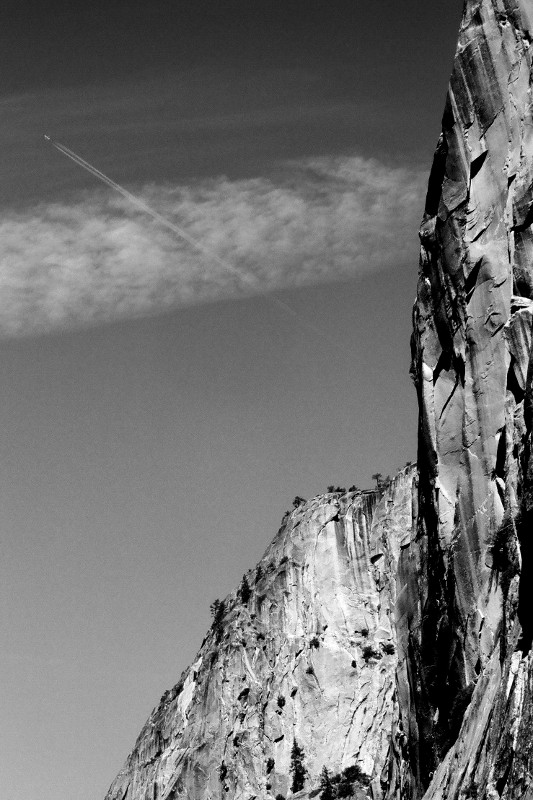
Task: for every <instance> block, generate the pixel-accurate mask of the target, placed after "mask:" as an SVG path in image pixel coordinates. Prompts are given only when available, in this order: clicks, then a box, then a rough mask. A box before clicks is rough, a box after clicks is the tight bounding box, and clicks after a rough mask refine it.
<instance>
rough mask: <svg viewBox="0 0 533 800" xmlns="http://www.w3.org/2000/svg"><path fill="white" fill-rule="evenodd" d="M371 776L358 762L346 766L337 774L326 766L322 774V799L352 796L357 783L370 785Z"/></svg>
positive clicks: (331, 799) (328, 799)
mask: <svg viewBox="0 0 533 800" xmlns="http://www.w3.org/2000/svg"><path fill="white" fill-rule="evenodd" d="M369 783H370V778H369V777H368V775H365V773H364V772H363V771H362V769H361V767H359V765H358V764H353V765H352V766H351V767H346V769H343V771H342V772H338V773H337V774H336V775H330V774H329V772H328V770H327V769H326V767H324V768H323V769H322V773H321V775H320V786H321V788H322V793H321V794H320V800H334V798H337V797H341V798H342V797H352V796H353V793H354V789H355V786H356V785H359V786H368V785H369Z"/></svg>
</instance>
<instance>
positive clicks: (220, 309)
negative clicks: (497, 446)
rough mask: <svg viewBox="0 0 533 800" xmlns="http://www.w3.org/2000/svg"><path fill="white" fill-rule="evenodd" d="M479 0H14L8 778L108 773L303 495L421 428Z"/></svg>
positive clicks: (412, 446) (402, 450)
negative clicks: (454, 113)
mask: <svg viewBox="0 0 533 800" xmlns="http://www.w3.org/2000/svg"><path fill="white" fill-rule="evenodd" d="M461 6H462V3H461V2H460V0H456V1H455V2H453V3H450V2H446V3H445V2H440V1H439V2H433V3H431V4H429V3H422V2H420V0H403V1H402V2H401V3H398V2H397V0H380V2H376V3H362V2H359V0H351V2H345V0H328V2H319V1H318V0H307V2H305V3H303V2H302V3H301V2H299V1H298V0H294V1H293V0H285V2H276V0H270V1H269V2H266V0H246V2H244V0H225V1H224V3H217V2H214V0H211V1H210V2H205V0H195V2H189V0H174V2H166V0H151V2H150V3H147V2H143V3H140V2H137V0H128V2H126V1H125V0H124V2H121V1H119V0H117V1H115V0H106V2H103V0H93V2H91V3H83V4H80V3H78V2H77V1H76V0H73V2H69V3H66V2H65V3H63V2H49V3H47V4H46V5H45V4H41V3H37V2H26V3H24V4H21V3H20V2H18V3H14V2H13V3H11V2H9V0H8V1H7V2H5V3H4V4H3V8H2V25H0V71H1V74H2V87H1V89H0V113H1V115H2V125H1V126H0V175H1V181H0V298H1V299H0V374H1V375H2V380H1V381H0V431H1V436H0V486H1V492H0V530H1V532H2V535H1V541H0V548H1V552H0V571H1V576H0V577H1V583H0V587H1V588H0V640H1V641H0V676H1V680H0V716H1V719H2V726H1V728H0V750H1V752H2V759H1V760H0V787H1V794H2V797H3V798H5V800H28V799H29V800H33V798H35V800H61V798H65V800H67V798H68V800H71V798H75V799H76V800H94V798H102V799H103V797H104V795H105V792H106V790H107V788H108V786H109V784H110V783H111V781H112V779H113V778H114V776H115V774H116V773H117V772H118V771H119V769H120V767H121V766H122V763H123V762H124V759H125V757H126V755H127V753H128V752H129V750H130V749H131V747H132V746H133V744H134V741H135V739H136V736H137V734H138V733H139V731H140V729H141V727H142V725H143V723H144V721H145V719H146V718H147V716H148V715H149V713H150V711H151V709H152V708H153V706H154V705H156V703H157V701H158V699H159V697H160V696H161V694H162V693H163V692H164V691H165V690H166V689H167V688H169V687H171V686H172V685H174V684H175V683H176V682H177V680H178V678H179V675H180V673H181V671H182V670H183V669H184V668H185V667H186V666H187V664H188V663H190V662H191V660H192V659H193V657H194V654H195V652H196V650H197V649H198V647H199V645H200V642H201V640H202V638H203V635H204V633H205V631H206V629H207V627H208V626H209V623H210V617H209V605H210V603H211V602H212V601H213V600H214V599H215V598H217V597H224V596H225V595H226V594H227V593H228V592H229V591H231V590H232V589H233V588H234V586H235V585H236V584H237V583H238V582H239V580H240V578H241V576H242V574H243V573H244V572H245V571H246V570H247V569H249V568H252V567H253V566H254V564H255V563H256V562H257V561H258V560H259V558H260V557H261V555H262V553H263V552H264V550H265V549H266V547H267V545H268V544H269V542H270V540H271V538H272V537H273V535H274V533H275V532H276V530H277V529H278V527H279V523H280V520H281V517H282V516H283V514H284V512H285V510H286V509H288V508H289V507H290V506H291V502H292V499H293V497H294V496H295V495H297V494H298V495H302V496H304V497H311V496H313V495H314V494H317V493H319V492H321V491H324V490H325V489H326V487H327V486H328V485H330V484H332V483H333V484H340V485H343V486H348V485H351V484H356V485H358V486H360V487H362V488H365V487H369V486H371V484H372V480H371V476H372V474H373V473H375V472H382V473H383V474H389V473H393V472H394V471H395V470H396V469H398V468H399V467H401V466H403V464H404V463H405V462H406V461H408V460H412V459H414V458H415V455H416V414H417V412H416V398H415V392H414V389H413V387H412V385H411V382H410V379H409V375H408V370H409V336H410V329H411V306H412V302H413V299H414V296H415V292H416V280H417V262H418V235H417V231H418V224H419V221H420V218H421V215H422V211H423V204H424V195H425V184H426V182H427V177H428V173H429V168H430V165H431V159H432V153H433V150H434V147H435V144H436V141H437V137H438V134H439V129H440V119H441V115H442V110H443V107H444V98H445V91H446V85H447V80H448V76H449V73H450V69H451V63H452V57H453V52H454V47H455V40H456V34H457V29H458V24H459V18H460V13H461ZM44 134H47V135H49V136H51V137H52V139H54V140H56V141H58V142H61V143H63V144H64V145H66V146H67V147H68V148H70V149H71V150H73V151H74V152H75V153H77V154H79V155H80V156H81V157H82V158H83V159H86V160H87V161H88V162H89V163H90V164H93V165H94V166H95V167H96V168H97V169H99V170H101V171H103V172H104V173H105V174H106V175H108V176H109V177H110V178H111V179H112V180H114V181H116V182H117V183H118V184H120V185H121V186H124V187H125V188H126V189H127V190H128V191H129V192H131V193H132V194H134V195H135V196H136V197H138V198H140V199H141V200H142V202H143V203H144V204H146V205H148V206H149V208H150V209H153V211H154V212H156V214H158V215H161V216H162V217H164V218H165V219H166V220H168V222H169V223H170V227H168V226H167V227H165V226H164V225H162V224H161V223H160V222H158V221H157V219H155V218H154V217H153V216H150V214H148V213H145V212H143V211H141V210H140V209H139V208H138V207H136V206H135V205H133V204H132V203H131V202H130V201H129V200H127V198H125V197H124V196H121V195H120V194H118V193H117V192H114V191H113V190H112V189H111V188H109V187H108V186H105V185H104V184H103V183H101V182H98V180H96V179H95V177H94V175H91V174H89V173H88V172H86V171H84V170H83V169H82V168H81V167H80V166H78V165H76V164H74V163H73V162H72V161H71V160H69V159H68V158H66V157H65V155H63V154H62V153H60V152H58V150H57V149H55V148H54V147H53V146H52V145H51V144H50V143H49V142H47V141H45V139H44ZM180 231H184V232H185V233H186V235H187V236H188V237H190V238H192V239H194V240H195V241H197V242H199V244H200V247H201V249H198V248H196V247H194V246H193V245H191V244H190V243H189V242H186V241H184V240H183V238H181V236H180Z"/></svg>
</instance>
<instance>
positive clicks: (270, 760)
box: [266, 758, 276, 775]
mask: <svg viewBox="0 0 533 800" xmlns="http://www.w3.org/2000/svg"><path fill="white" fill-rule="evenodd" d="M275 764H276V762H275V761H274V759H273V758H268V759H267V763H266V771H267V775H270V773H271V772H272V770H273V769H274V766H275Z"/></svg>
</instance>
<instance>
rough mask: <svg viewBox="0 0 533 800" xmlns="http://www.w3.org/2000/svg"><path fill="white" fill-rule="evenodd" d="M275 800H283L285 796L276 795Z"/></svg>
mask: <svg viewBox="0 0 533 800" xmlns="http://www.w3.org/2000/svg"><path fill="white" fill-rule="evenodd" d="M276 800H285V795H284V794H277V795H276Z"/></svg>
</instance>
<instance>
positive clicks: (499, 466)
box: [492, 428, 507, 480]
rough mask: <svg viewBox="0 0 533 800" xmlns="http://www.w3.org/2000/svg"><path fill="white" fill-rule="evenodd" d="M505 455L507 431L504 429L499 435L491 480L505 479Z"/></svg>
mask: <svg viewBox="0 0 533 800" xmlns="http://www.w3.org/2000/svg"><path fill="white" fill-rule="evenodd" d="M506 453H507V431H506V429H505V428H503V430H502V431H501V433H500V438H499V440H498V449H497V451H496V464H495V466H494V471H493V473H492V478H493V479H494V478H502V480H504V479H505V456H506Z"/></svg>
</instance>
